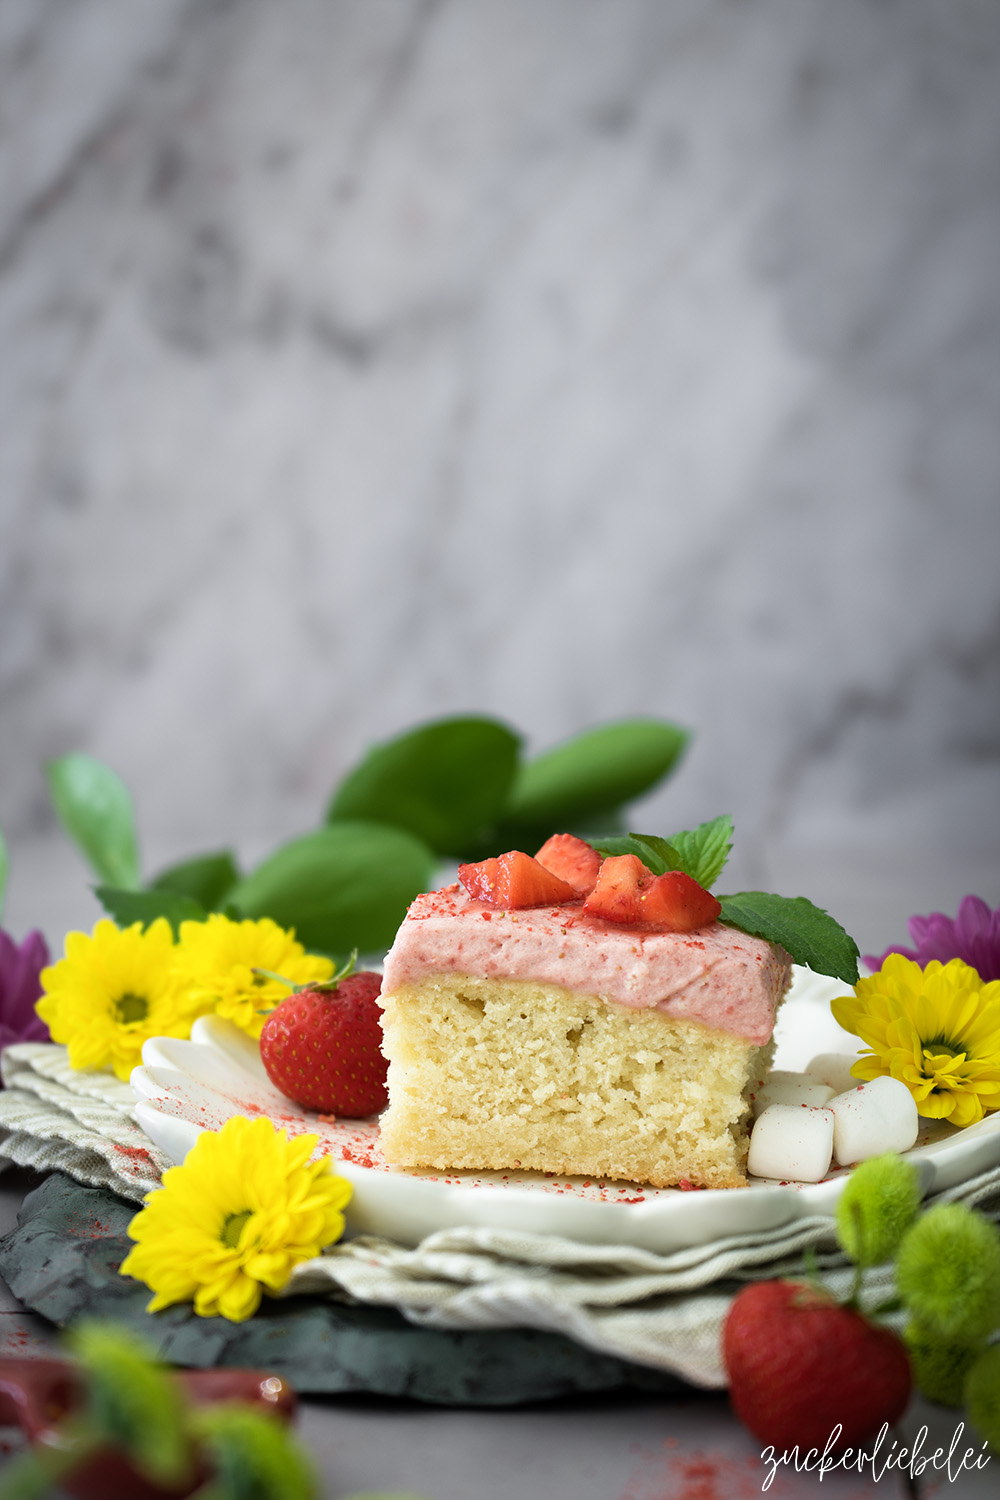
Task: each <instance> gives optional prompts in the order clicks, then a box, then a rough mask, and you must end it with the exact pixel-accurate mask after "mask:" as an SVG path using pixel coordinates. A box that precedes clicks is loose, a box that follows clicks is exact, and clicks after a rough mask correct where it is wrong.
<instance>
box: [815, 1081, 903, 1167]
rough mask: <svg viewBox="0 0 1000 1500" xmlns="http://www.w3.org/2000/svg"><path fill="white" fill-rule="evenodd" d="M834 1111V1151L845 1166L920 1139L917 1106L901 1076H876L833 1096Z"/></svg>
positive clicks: (832, 1105) (900, 1148) (831, 1105)
mask: <svg viewBox="0 0 1000 1500" xmlns="http://www.w3.org/2000/svg"><path fill="white" fill-rule="evenodd" d="M829 1108H830V1109H831V1110H832V1112H833V1116H834V1120H835V1124H834V1127H833V1154H834V1156H835V1157H836V1158H837V1161H838V1162H839V1163H840V1165H841V1166H842V1167H850V1166H854V1164H855V1163H856V1162H859V1161H867V1160H868V1158H869V1157H870V1156H881V1155H882V1153H883V1151H909V1149H910V1147H911V1146H912V1145H913V1143H914V1142H915V1141H916V1139H917V1131H918V1129H919V1125H918V1122H917V1106H916V1103H915V1102H914V1098H913V1095H912V1094H911V1093H910V1091H909V1089H908V1088H907V1087H906V1084H905V1083H900V1081H899V1079H898V1078H889V1077H883V1078H873V1079H872V1081H871V1082H870V1083H862V1084H859V1085H858V1086H857V1087H856V1088H853V1089H851V1090H850V1092H849V1093H846V1094H838V1095H837V1097H836V1098H835V1099H831V1100H830V1104H829Z"/></svg>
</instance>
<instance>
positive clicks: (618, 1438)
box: [0, 1169, 1000, 1500]
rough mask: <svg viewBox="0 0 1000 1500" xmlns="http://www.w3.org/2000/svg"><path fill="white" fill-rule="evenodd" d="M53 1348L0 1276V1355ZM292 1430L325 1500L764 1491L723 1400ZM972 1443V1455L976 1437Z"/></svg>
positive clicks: (781, 1485)
mask: <svg viewBox="0 0 1000 1500" xmlns="http://www.w3.org/2000/svg"><path fill="white" fill-rule="evenodd" d="M37 1181H38V1178H37V1177H36V1176H35V1174H33V1173H31V1172H28V1171H22V1170H19V1169H14V1170H11V1171H9V1172H7V1173H6V1174H5V1175H4V1176H3V1177H0V1232H2V1233H6V1232H7V1230H8V1229H10V1228H11V1227H13V1225H14V1224H15V1223H16V1218H17V1210H18V1207H19V1205H20V1202H21V1199H22V1198H23V1196H24V1194H25V1193H26V1192H28V1191H29V1190H30V1188H31V1187H32V1186H33V1185H34V1184H35V1183H36V1182H37ZM56 1343H57V1333H56V1330H55V1329H53V1327H52V1326H51V1325H50V1324H48V1323H47V1322H46V1321H45V1320H44V1319H42V1318H40V1317H38V1316H37V1315H35V1314H33V1313H30V1312H27V1311H26V1310H25V1309H24V1308H23V1307H22V1306H21V1305H20V1304H19V1303H18V1302H17V1300H16V1299H15V1298H14V1297H13V1295H12V1294H11V1292H10V1291H9V1289H8V1288H7V1287H6V1286H5V1285H4V1284H3V1283H2V1282H0V1353H2V1354H4V1355H18V1356H24V1357H28V1358H30V1357H31V1356H32V1355H36V1356H37V1355H40V1354H44V1353H46V1352H48V1351H50V1350H51V1349H52V1348H53V1347H54V1346H55V1345H56ZM956 1423H957V1417H956V1414H955V1413H953V1412H950V1411H944V1410H941V1409H938V1408H934V1407H932V1406H929V1405H928V1404H927V1403H926V1402H923V1401H921V1400H915V1401H914V1402H913V1403H912V1405H911V1408H910V1410H909V1412H908V1413H907V1416H906V1418H905V1420H904V1422H903V1423H902V1436H903V1440H904V1441H906V1442H912V1441H913V1440H914V1438H915V1437H916V1435H917V1433H918V1431H919V1429H920V1428H921V1427H922V1426H923V1425H924V1424H926V1425H927V1427H928V1429H929V1431H928V1437H927V1441H926V1443H925V1445H924V1451H925V1452H927V1451H929V1452H933V1451H934V1449H935V1448H936V1447H939V1446H941V1447H943V1448H945V1449H946V1450H947V1449H948V1448H949V1446H950V1445H951V1442H952V1437H953V1434H954V1432H955V1429H956ZM298 1425H299V1431H300V1433H301V1436H302V1438H303V1440H304V1442H305V1444H306V1446H307V1447H308V1449H309V1451H310V1452H311V1454H312V1455H313V1458H314V1461H315V1462H316V1464H317V1466H318V1468H319V1471H320V1473H321V1475H322V1491H321V1492H322V1495H323V1497H324V1500H343V1497H347V1496H349V1495H353V1494H356V1493H367V1494H369V1495H373V1494H376V1493H385V1494H392V1493H394V1492H396V1493H405V1494H407V1495H417V1496H420V1497H421V1500H534V1497H542V1496H544V1497H545V1500H744V1497H749V1496H754V1495H759V1494H761V1493H762V1491H763V1485H764V1482H765V1480H766V1478H767V1473H768V1470H767V1467H766V1466H765V1465H764V1464H763V1463H762V1461H761V1458H760V1449H759V1444H758V1443H757V1441H756V1439H754V1438H753V1437H751V1436H750V1434H748V1433H747V1432H746V1431H745V1430H744V1429H743V1428H742V1427H741V1426H740V1425H739V1423H738V1422H737V1421H736V1420H735V1419H734V1417H733V1416H732V1414H731V1412H730V1410H729V1405H728V1401H727V1399H726V1397H725V1395H723V1394H720V1393H718V1392H698V1391H692V1392H691V1394H690V1395H685V1396H683V1397H672V1398H670V1399H664V1398H662V1397H655V1398H651V1397H644V1396H628V1395H626V1396H620V1395H616V1396H614V1397H588V1398H586V1399H574V1400H564V1401H559V1402H552V1403H545V1404H541V1403H540V1404H537V1405H530V1406H521V1407H516V1408H513V1409H505V1410H499V1411H497V1410H490V1411H482V1410H469V1409H439V1408H437V1407H425V1406H422V1405H419V1404H417V1403H415V1402H408V1401H397V1400H387V1399H384V1398H376V1397H371V1398H359V1397H352V1398H341V1397H334V1398H317V1397H307V1398H305V1399H304V1400H303V1401H302V1403H301V1407H300V1411H299V1417H298ZM969 1441H970V1442H972V1443H974V1444H975V1446H976V1449H977V1451H978V1449H979V1441H978V1439H977V1438H976V1437H975V1436H973V1437H972V1438H971V1439H970V1440H969ZM16 1444H17V1436H16V1434H14V1433H12V1432H10V1431H2V1430H0V1445H2V1446H0V1456H2V1454H3V1453H9V1452H11V1451H13V1448H14V1447H15V1446H16ZM965 1446H967V1444H966V1443H965V1442H964V1441H963V1443H962V1447H961V1448H960V1449H959V1452H961V1451H962V1448H964V1447H965ZM998 1481H1000V1459H997V1460H995V1461H993V1462H991V1463H990V1464H989V1465H988V1466H987V1467H986V1468H985V1469H983V1470H981V1471H976V1472H972V1473H968V1472H966V1473H963V1474H961V1475H960V1476H959V1477H958V1478H956V1479H955V1481H954V1482H950V1481H949V1479H948V1477H947V1474H946V1472H944V1471H941V1472H938V1473H935V1472H934V1471H933V1470H928V1472H927V1473H926V1474H925V1475H924V1476H922V1477H921V1478H918V1479H917V1480H916V1481H915V1482H914V1483H913V1485H912V1487H911V1486H910V1485H909V1482H908V1481H907V1480H906V1479H905V1478H903V1477H901V1476H900V1475H899V1474H896V1473H886V1474H883V1475H882V1477H881V1478H880V1479H878V1480H876V1479H875V1478H874V1477H873V1475H872V1473H871V1471H870V1470H869V1471H867V1472H866V1473H865V1474H864V1475H858V1474H856V1473H854V1474H847V1475H845V1474H833V1473H832V1474H828V1475H826V1476H825V1478H824V1479H823V1480H822V1481H820V1479H819V1478H818V1477H817V1476H816V1475H815V1474H798V1475H797V1474H795V1472H794V1471H793V1470H789V1469H787V1468H785V1469H781V1470H780V1471H778V1473H777V1474H776V1475H775V1476H774V1478H773V1483H772V1485H771V1486H770V1488H769V1491H768V1493H769V1494H770V1495H771V1496H772V1497H774V1500H799V1497H803V1496H818V1495H822V1496H825V1497H827V1500H856V1497H858V1496H861V1495H869V1494H870V1495H878V1496H880V1497H881V1500H900V1497H903V1496H907V1495H919V1496H921V1497H931V1496H949V1497H950V1496H954V1497H955V1500H986V1497H987V1496H989V1497H995V1496H996V1494H997V1493H998V1490H1000V1483H998ZM109 1500H119V1497H110V1496H109ZM120 1500H126V1497H120Z"/></svg>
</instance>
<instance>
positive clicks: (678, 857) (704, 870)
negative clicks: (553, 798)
mask: <svg viewBox="0 0 1000 1500" xmlns="http://www.w3.org/2000/svg"><path fill="white" fill-rule="evenodd" d="M732 836H733V820H732V818H731V817H730V816H729V814H728V813H721V814H720V816H719V817H717V818H712V819H711V821H710V822H708V823H699V824H698V827H697V828H689V829H684V830H683V831H682V832H681V833H674V834H671V836H670V838H669V839H661V838H657V836H656V834H654V833H629V834H623V835H622V836H621V837H615V838H606V839H601V840H600V842H599V843H595V845H594V847H595V849H596V850H597V852H598V854H600V855H603V857H604V858H605V859H607V858H608V857H609V856H610V855H615V854H634V855H636V856H637V858H639V859H641V860H642V862H643V864H644V865H645V866H646V868H647V870H652V872H653V874H654V875H665V874H666V872H667V871H668V870H683V871H684V874H685V875H690V876H691V879H692V880H697V882H698V884H699V885H700V886H703V887H704V889H705V890H706V891H707V890H711V888H712V884H713V882H714V881H716V880H718V878H719V876H720V875H721V874H722V870H723V867H724V866H725V863H726V860H727V859H728V858H729V850H730V849H731V847H732V845H731V843H730V839H731V838H732Z"/></svg>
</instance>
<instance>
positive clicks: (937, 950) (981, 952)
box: [865, 896, 1000, 984]
mask: <svg viewBox="0 0 1000 1500" xmlns="http://www.w3.org/2000/svg"><path fill="white" fill-rule="evenodd" d="M906 925H907V926H908V927H909V929H910V937H911V938H912V939H913V941H914V943H915V944H916V948H887V949H886V951H885V952H884V953H883V954H882V956H881V958H876V957H874V955H872V954H868V953H866V954H865V963H866V964H867V965H868V967H869V968H870V969H872V970H875V969H880V968H881V967H882V965H883V963H884V962H885V960H886V959H887V958H888V957H889V954H890V953H901V954H902V955H903V957H904V958H911V959H913V961H914V962H915V963H918V964H919V965H920V967H921V968H922V969H924V968H926V967H927V965H928V964H929V963H930V962H931V960H932V959H934V958H936V959H939V960H940V962H941V963H943V964H946V963H948V962H949V960H951V959H953V958H960V959H962V961H963V962H964V963H967V964H968V965H969V967H970V968H972V969H975V971H976V973H977V974H978V975H979V977H980V979H981V980H982V981H983V983H984V984H988V983H989V982H990V980H992V979H1000V907H998V908H997V910H996V911H990V908H989V907H988V906H987V905H986V902H985V901H980V899H979V897H978V896H963V897H962V900H961V901H960V903H959V907H958V916H957V917H954V918H952V917H946V916H945V915H944V913H943V912H939V911H935V912H931V914H930V916H929V917H911V918H910V920H909V922H908V923H907V924H906Z"/></svg>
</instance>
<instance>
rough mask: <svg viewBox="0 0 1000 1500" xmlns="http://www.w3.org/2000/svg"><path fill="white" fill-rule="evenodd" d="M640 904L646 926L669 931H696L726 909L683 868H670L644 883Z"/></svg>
mask: <svg viewBox="0 0 1000 1500" xmlns="http://www.w3.org/2000/svg"><path fill="white" fill-rule="evenodd" d="M639 907H640V910H641V916H640V921H641V923H642V925H643V926H644V927H656V928H658V929H660V930H661V931H663V930H666V931H667V932H694V930H695V928H697V927H707V926H708V924H709V923H710V922H714V921H715V920H716V918H717V917H718V915H719V913H720V911H721V910H722V907H721V906H720V905H719V903H718V901H716V899H715V897H714V896H713V895H712V894H711V893H710V892H709V891H706V890H705V887H704V886H701V885H699V884H698V882H697V880H692V879H691V876H690V875H685V874H684V871H683V870H668V871H667V873H666V874H665V875H657V876H655V877H654V879H652V880H651V881H650V882H649V884H648V885H646V886H643V888H642V889H641V890H640V892H639Z"/></svg>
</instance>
